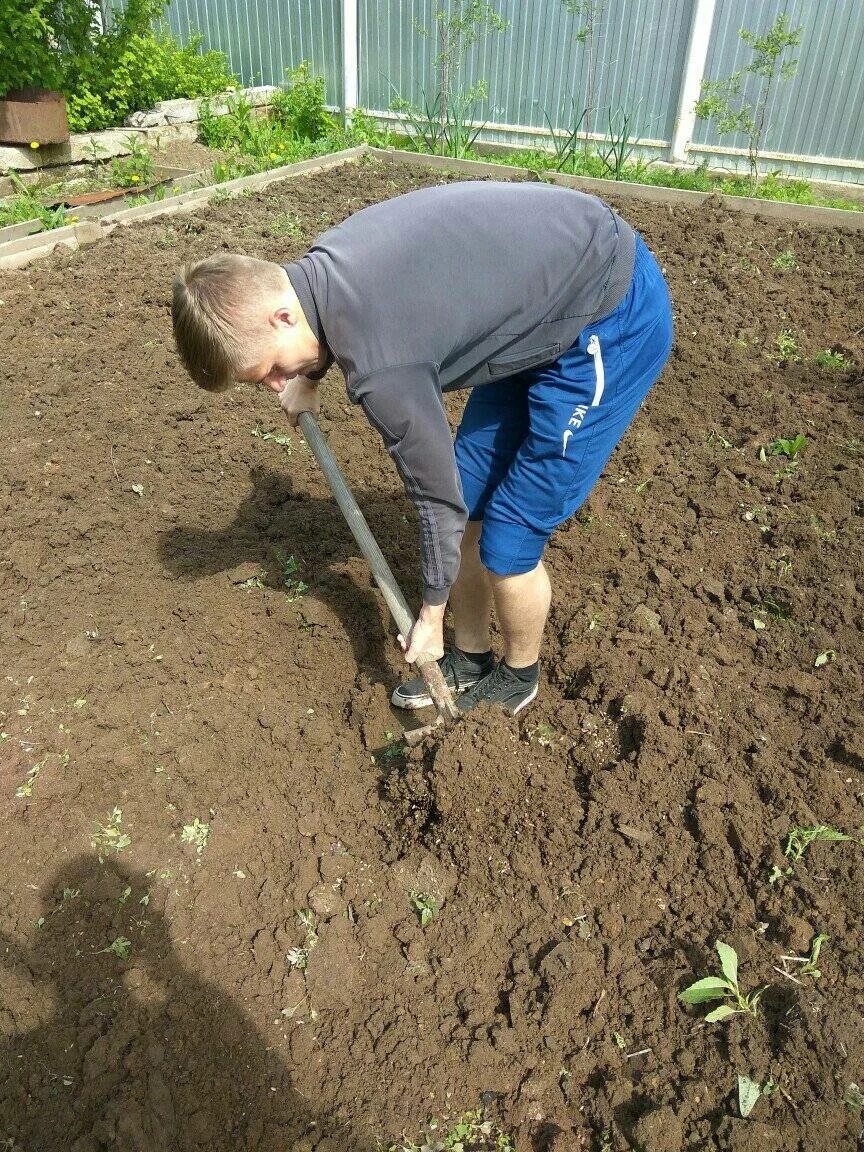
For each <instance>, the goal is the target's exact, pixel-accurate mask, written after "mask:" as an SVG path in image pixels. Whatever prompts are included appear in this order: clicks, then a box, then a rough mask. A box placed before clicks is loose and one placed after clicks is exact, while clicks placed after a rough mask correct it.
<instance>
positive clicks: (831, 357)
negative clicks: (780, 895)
mask: <svg viewBox="0 0 864 1152" xmlns="http://www.w3.org/2000/svg"><path fill="white" fill-rule="evenodd" d="M813 359H814V360H815V362H816V363H817V364H820V365H821V366H822V367H823V368H838V369H843V368H851V366H852V365H851V364H850V362H849V361H848V360H847V359H846V357H845V356H844V355H843V353H842V352H832V351H831V349H830V348H826V349H825V351H824V352H817V353H816V355H815V356H814V357H813Z"/></svg>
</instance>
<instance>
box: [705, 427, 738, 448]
mask: <svg viewBox="0 0 864 1152" xmlns="http://www.w3.org/2000/svg"><path fill="white" fill-rule="evenodd" d="M705 443H706V444H708V445H710V444H715V443H716V444H719V445H720V447H721V448H727V449H728V448H732V447H733V444H732V441H731V440H727V439H726V437H725V436H723V435H722V434H721V433H720V432H718V431H717V430H716V428H711V429H709V431H708V434H707V436H706V437H705Z"/></svg>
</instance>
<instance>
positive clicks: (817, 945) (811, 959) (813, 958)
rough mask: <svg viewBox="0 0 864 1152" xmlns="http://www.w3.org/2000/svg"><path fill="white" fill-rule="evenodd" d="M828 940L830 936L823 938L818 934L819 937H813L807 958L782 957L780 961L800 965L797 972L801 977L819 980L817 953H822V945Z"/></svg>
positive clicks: (820, 977) (820, 976) (820, 974)
mask: <svg viewBox="0 0 864 1152" xmlns="http://www.w3.org/2000/svg"><path fill="white" fill-rule="evenodd" d="M830 939H831V937H830V936H825V935H823V934H821V933H820V935H818V936H814V937H813V943H812V944H811V945H810V954H809V955H808V956H782V957H781V959H782V960H783V961H784V962H786V963H790V964H800V965H801V967H800V968H799V969H798V972H799V974H800V975H801V976H812V977H813V979H814V980H821V979H822V973H821V972H820V971H819V969H818V968H817V967H816V965H817V964H818V963H819V953H820V952H821V951H822V945H823V944H827V943H828V941H829V940H830Z"/></svg>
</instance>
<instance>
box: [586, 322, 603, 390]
mask: <svg viewBox="0 0 864 1152" xmlns="http://www.w3.org/2000/svg"><path fill="white" fill-rule="evenodd" d="M588 353H589V355H591V356H593V357H594V373H595V375H596V377H597V384H596V387H595V388H594V399H593V400H592V401H591V407H592V408H596V407H597V405H598V404H599V403H600V401H601V399H602V398H603V389H604V388H605V386H606V370H605V369H604V367H603V353H602V352H601V351H600V341H599V340H598V339H597V336H596V335H594V334H592V335H591V337H590V338H589V340H588Z"/></svg>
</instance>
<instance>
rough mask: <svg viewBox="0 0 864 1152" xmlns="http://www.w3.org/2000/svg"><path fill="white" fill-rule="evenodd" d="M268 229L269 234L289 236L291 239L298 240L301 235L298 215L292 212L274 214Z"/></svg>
mask: <svg viewBox="0 0 864 1152" xmlns="http://www.w3.org/2000/svg"><path fill="white" fill-rule="evenodd" d="M268 231H269V232H270V235H271V236H290V237H291V238H292V240H299V239H300V237H301V236H302V235H303V228H302V227H301V224H300V217H299V216H297V215H296V214H295V213H293V212H281V213H280V214H279V215H278V216H274V218H273V220H272V221H271V223H270V226H269V229H268Z"/></svg>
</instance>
